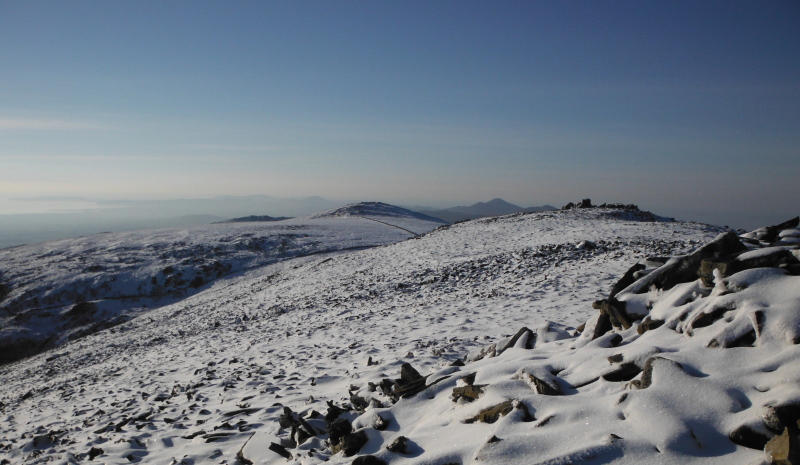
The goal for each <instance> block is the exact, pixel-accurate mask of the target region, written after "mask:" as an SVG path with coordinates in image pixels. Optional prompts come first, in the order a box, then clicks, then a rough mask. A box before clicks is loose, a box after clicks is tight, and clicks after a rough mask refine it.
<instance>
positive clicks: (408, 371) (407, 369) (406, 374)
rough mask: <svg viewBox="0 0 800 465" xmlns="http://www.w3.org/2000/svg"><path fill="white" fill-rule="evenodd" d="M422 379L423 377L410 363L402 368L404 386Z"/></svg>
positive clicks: (401, 376) (401, 375) (401, 377)
mask: <svg viewBox="0 0 800 465" xmlns="http://www.w3.org/2000/svg"><path fill="white" fill-rule="evenodd" d="M421 378H422V375H421V374H419V372H418V371H417V370H415V369H414V367H412V366H411V364H410V363H404V364H403V365H402V366H401V367H400V380H402V384H408V383H413V382H414V381H417V380H419V379H421Z"/></svg>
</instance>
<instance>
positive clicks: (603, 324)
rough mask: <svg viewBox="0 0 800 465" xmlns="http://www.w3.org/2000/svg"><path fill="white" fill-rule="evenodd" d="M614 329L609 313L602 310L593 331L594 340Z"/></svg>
mask: <svg viewBox="0 0 800 465" xmlns="http://www.w3.org/2000/svg"><path fill="white" fill-rule="evenodd" d="M598 305H599V304H598ZM612 329H614V327H613V326H612V325H611V318H610V317H609V316H608V313H605V312H601V313H600V316H599V317H598V318H597V324H596V325H595V326H594V331H593V332H592V340H595V339H597V338H598V337H600V336H602V335H604V334H606V333H607V332H609V331H611V330H612Z"/></svg>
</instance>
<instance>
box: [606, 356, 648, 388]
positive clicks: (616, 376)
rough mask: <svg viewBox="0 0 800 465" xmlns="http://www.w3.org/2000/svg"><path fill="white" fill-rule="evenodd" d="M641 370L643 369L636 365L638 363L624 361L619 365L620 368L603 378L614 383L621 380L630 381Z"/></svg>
mask: <svg viewBox="0 0 800 465" xmlns="http://www.w3.org/2000/svg"><path fill="white" fill-rule="evenodd" d="M609 358H610V357H609ZM641 372H642V369H641V368H639V367H638V366H636V364H634V363H623V364H622V365H620V366H619V368H618V369H616V370H614V371H612V372H610V373H606V374H604V375H603V379H604V380H606V381H611V382H613V383H619V382H621V381H630V380H632V379H633V378H635V377H636V376H637V375H638V374H639V373H641Z"/></svg>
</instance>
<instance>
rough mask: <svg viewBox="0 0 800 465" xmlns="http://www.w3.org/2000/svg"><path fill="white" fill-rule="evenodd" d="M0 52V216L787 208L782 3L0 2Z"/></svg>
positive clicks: (793, 187) (790, 200) (787, 14)
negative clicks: (494, 204)
mask: <svg viewBox="0 0 800 465" xmlns="http://www.w3.org/2000/svg"><path fill="white" fill-rule="evenodd" d="M0 63H2V66H0V213H11V212H20V211H23V210H24V209H25V208H29V206H30V205H31V202H19V201H14V200H10V199H16V198H27V197H39V196H80V197H86V198H90V199H121V198H125V199H166V198H177V197H182V198H194V197H198V198H199V197H212V196H217V195H252V194H268V195H272V196H279V197H304V196H311V195H320V196H323V197H326V198H333V199H347V200H382V201H387V202H392V203H401V204H404V205H433V206H448V205H455V204H469V203H473V202H476V201H486V200H489V199H491V198H494V197H502V198H505V199H506V200H509V201H511V202H514V203H518V204H521V205H523V206H530V205H540V204H545V203H551V204H555V205H561V204H564V203H566V202H568V201H571V200H576V199H580V198H583V197H591V198H592V199H594V200H595V201H599V202H602V201H609V202H625V203H638V204H640V205H641V206H643V207H645V208H649V209H651V210H653V211H656V212H658V213H661V214H665V215H671V216H677V217H680V218H684V219H695V220H704V221H711V222H719V223H730V224H731V225H733V226H738V225H742V226H749V225H751V224H755V223H754V222H761V221H766V222H768V221H775V222H777V221H782V220H784V219H785V218H784V217H787V218H788V217H789V216H794V215H796V214H797V213H798V205H799V204H800V188H798V183H797V179H798V175H800V4H798V3H797V2H796V1H785V2H781V1H766V2H752V1H748V2H737V1H724V2H713V1H702V2H697V1H670V2H641V1H624V2H623V1H609V2H595V1H563V2H562V1H559V2H544V1H541V2H540V1H529V2H472V1H453V2H448V1H442V2H429V1H422V2H413V1H410V2H409V1H403V2H366V1H365V2H356V1H347V2H344V1H342V2H322V1H313V2H312V1H309V2H299V1H298V2H247V1H242V2H204V1H185V2H180V1H174V2H160V1H159V2H154V1H153V2H150V1H137V2H121V1H91V2H85V1H75V2H57V1H41V2H40V1H24V2H0ZM758 224H760V223H758Z"/></svg>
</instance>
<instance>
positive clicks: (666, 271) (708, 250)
mask: <svg viewBox="0 0 800 465" xmlns="http://www.w3.org/2000/svg"><path fill="white" fill-rule="evenodd" d="M746 249H747V248H746V247H745V246H744V244H742V242H741V241H740V240H739V237H738V236H737V235H736V233H734V232H733V231H728V232H726V233H723V234H720V235H719V236H717V237H716V238H715V239H714V240H713V241H711V242H709V243H707V244H705V245H703V246H702V247H700V248H698V249H697V250H695V251H694V252H692V253H691V254H689V255H685V256H683V257H680V258H678V259H676V260H675V261H673V262H671V263H670V262H667V264H665V265H664V266H662V267H660V268H658V269H656V270H655V271H653V272H652V273H650V274H648V275H647V276H644V277H643V278H641V279H639V280H637V281H636V282H634V283H633V284H631V285H630V286H628V287H627V288H626V289H624V290H623V291H628V292H632V293H634V294H642V293H644V292H647V291H649V290H650V287H651V286H655V287H656V288H658V289H663V290H667V289H671V288H672V287H674V286H675V285H676V284H680V283H688V282H691V281H694V280H695V279H697V273H698V271H699V269H700V265H701V263H702V261H703V260H705V259H726V257H727V258H730V257H732V256H733V255H735V254H737V253H739V252H742V251H744V250H746Z"/></svg>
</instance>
